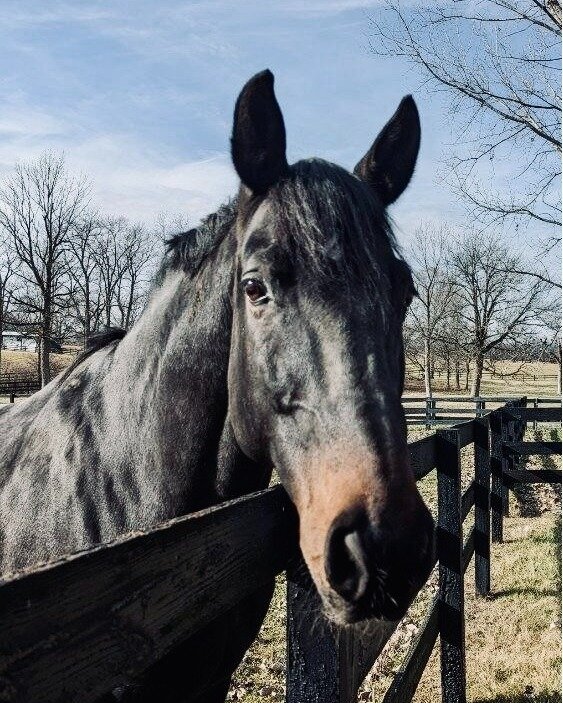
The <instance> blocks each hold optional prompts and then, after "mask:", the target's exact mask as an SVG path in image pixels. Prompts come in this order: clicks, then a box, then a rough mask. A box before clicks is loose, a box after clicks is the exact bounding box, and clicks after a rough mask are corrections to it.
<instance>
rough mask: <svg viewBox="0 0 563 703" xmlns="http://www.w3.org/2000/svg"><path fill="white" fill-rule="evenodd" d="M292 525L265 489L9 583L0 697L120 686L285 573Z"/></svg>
mask: <svg viewBox="0 0 563 703" xmlns="http://www.w3.org/2000/svg"><path fill="white" fill-rule="evenodd" d="M295 522H296V521H295V515H294V510H293V507H292V505H291V503H290V501H289V499H288V497H287V495H286V493H285V491H283V489H282V488H281V487H275V488H273V489H269V490H267V491H263V492H261V493H257V494H253V495H251V496H246V497H244V498H241V499H239V500H235V501H231V502H230V503H226V504H224V505H222V506H218V507H216V508H212V509H209V510H206V511H202V512H200V513H195V514H193V515H190V516H187V517H185V518H180V519H178V520H174V521H172V522H170V523H166V524H165V525H162V526H160V527H158V528H156V529H155V530H153V531H151V532H149V533H146V534H140V535H135V536H132V537H129V538H126V539H123V540H120V541H118V542H115V543H112V544H109V545H104V546H102V547H99V548H97V549H93V550H91V551H88V552H85V553H82V554H80V555H76V556H72V557H69V558H68V559H67V560H65V561H62V562H58V563H56V564H52V565H48V566H45V567H43V568H40V569H38V570H37V571H34V572H32V573H28V574H25V575H23V576H20V577H17V578H14V579H13V580H11V581H8V582H7V583H5V584H4V585H3V586H2V587H1V588H0V622H1V623H2V625H1V628H0V691H1V698H2V700H3V701H10V702H13V703H23V701H25V702H26V703H47V702H52V701H64V702H65V703H73V702H77V703H78V701H80V703H87V702H88V701H94V700H96V699H97V698H98V697H99V696H100V695H101V694H103V693H105V692H106V691H108V690H110V689H112V688H113V687H114V686H116V685H120V684H123V683H127V682H128V680H129V679H130V677H132V676H134V675H135V674H137V673H139V672H141V671H143V670H144V669H146V668H147V667H148V666H149V665H150V664H152V663H153V662H155V661H156V660H158V659H159V658H161V657H162V656H163V654H165V653H166V652H167V651H168V650H170V649H171V648H172V647H174V646H175V645H177V644H178V643H179V642H181V641H182V640H184V639H185V638H186V637H187V636H188V635H190V634H192V633H193V632H196V631H197V630H198V629H200V628H201V627H203V626H204V625H205V624H207V623H208V622H210V621H212V620H213V619H215V618H216V617H217V616H219V615H220V614H222V613H224V612H226V611H227V610H228V609H229V608H231V607H232V606H233V605H235V604H236V603H237V602H239V601H240V600H241V599H242V598H243V597H245V596H247V595H250V594H251V593H253V592H254V591H255V590H256V589H258V588H259V587H260V586H261V585H263V584H265V583H267V582H268V581H269V580H270V579H271V578H273V576H274V575H275V574H276V573H279V572H280V571H281V570H283V569H284V568H285V565H286V563H287V560H288V557H289V556H290V553H291V552H292V549H293V548H294V545H295V544H296V535H295V533H296V525H295ZM258 536H259V537H258Z"/></svg>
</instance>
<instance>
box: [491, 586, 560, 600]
mask: <svg viewBox="0 0 563 703" xmlns="http://www.w3.org/2000/svg"><path fill="white" fill-rule="evenodd" d="M559 595H560V592H559V591H558V590H557V589H556V588H507V589H506V590H505V591H498V592H497V593H495V594H494V599H495V600H497V599H498V598H506V597H507V596H533V597H534V598H543V597H544V596H555V597H557V596H559Z"/></svg>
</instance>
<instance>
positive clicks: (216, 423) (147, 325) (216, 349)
mask: <svg viewBox="0 0 563 703" xmlns="http://www.w3.org/2000/svg"><path fill="white" fill-rule="evenodd" d="M234 260H235V257H234V252H233V251H232V244H230V243H229V241H228V239H227V240H226V241H225V242H223V243H222V244H221V245H220V246H219V247H218V249H217V250H216V251H215V252H214V253H213V254H212V255H210V257H209V258H208V259H207V260H206V261H205V262H204V263H203V264H202V267H201V268H200V270H199V272H198V273H197V274H196V275H195V276H194V277H190V276H188V275H187V274H186V273H185V272H183V271H180V270H169V271H166V272H165V274H164V276H163V278H162V281H161V283H160V285H159V286H158V287H157V288H156V289H155V290H154V291H153V293H152V295H151V297H150V300H149V303H148V305H147V307H146V310H145V312H144V313H143V315H142V316H141V318H140V320H139V321H138V323H137V324H136V325H135V326H134V327H133V328H132V329H131V331H130V332H129V333H128V334H127V335H126V336H125V337H124V339H123V340H122V341H121V342H120V343H119V345H118V346H117V348H116V350H115V355H114V360H113V363H112V368H111V372H110V373H109V374H108V377H107V378H106V381H105V387H106V392H107V393H108V394H109V396H110V403H109V404H108V405H109V408H108V411H109V412H110V413H111V415H112V425H113V426H114V427H119V428H121V429H120V431H119V432H120V435H121V436H123V433H125V434H126V437H125V441H124V443H123V446H124V450H125V451H128V452H131V454H132V456H133V457H134V460H135V473H136V475H137V479H138V480H141V481H142V482H143V484H148V485H149V486H150V490H148V491H145V494H146V495H155V496H156V501H157V502H158V501H160V502H161V504H162V505H161V511H160V513H159V515H158V517H159V518H161V519H165V518H168V517H173V516H174V515H177V514H179V513H181V512H184V511H186V510H193V509H197V508H199V507H203V506H205V505H209V504H211V503H213V502H214V501H215V500H216V499H217V485H216V484H217V472H218V454H219V445H220V443H221V444H222V445H223V444H225V441H227V443H231V442H233V441H234V439H232V438H230V439H227V440H225V436H226V435H228V434H229V433H228V432H227V433H226V432H225V423H226V416H227V403H228V394H227V369H228V363H229V349H230V337H231V324H232V311H231V303H230V289H231V285H232V276H233V267H234ZM226 449H227V451H228V452H229V453H230V454H231V455H232V454H233V448H232V447H230V446H229V447H227V448H226ZM151 499H152V498H151Z"/></svg>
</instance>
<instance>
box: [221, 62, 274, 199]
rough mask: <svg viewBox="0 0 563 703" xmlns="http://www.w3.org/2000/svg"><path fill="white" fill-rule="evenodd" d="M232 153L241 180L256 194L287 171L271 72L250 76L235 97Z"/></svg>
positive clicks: (260, 192)
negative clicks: (236, 98) (236, 97)
mask: <svg viewBox="0 0 563 703" xmlns="http://www.w3.org/2000/svg"><path fill="white" fill-rule="evenodd" d="M231 155H232V158H233V165H234V167H235V169H236V171H237V173H238V175H239V177H240V180H241V181H242V182H243V183H244V185H245V186H247V187H248V188H250V190H251V191H252V192H253V193H256V194H258V195H261V194H264V193H265V192H266V191H267V190H268V188H269V187H270V186H272V185H274V183H276V181H278V180H279V179H280V178H281V176H282V175H283V174H284V173H285V171H287V167H288V166H287V160H286V156H285V126H284V123H283V116H282V113H281V110H280V106H279V105H278V101H277V100H276V96H275V93H274V76H273V74H272V72H271V71H268V70H266V71H262V72H261V73H257V74H256V75H255V76H253V77H252V78H251V79H250V80H249V81H248V83H247V84H246V85H245V86H244V88H243V89H242V91H241V93H240V95H239V97H238V100H237V104H236V106H235V116H234V121H233V136H232V138H231Z"/></svg>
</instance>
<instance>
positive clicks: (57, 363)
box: [0, 349, 74, 378]
mask: <svg viewBox="0 0 563 703" xmlns="http://www.w3.org/2000/svg"><path fill="white" fill-rule="evenodd" d="M73 359H74V354H72V353H71V354H51V372H52V374H53V375H55V374H58V373H60V372H61V371H64V369H66V367H67V366H69V365H70V364H71V363H72V360H73ZM0 372H1V373H2V374H22V375H29V376H30V377H34V378H36V377H37V354H36V353H35V352H24V351H11V350H9V349H2V368H1V369H0Z"/></svg>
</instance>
